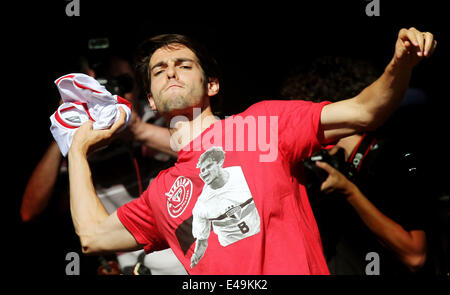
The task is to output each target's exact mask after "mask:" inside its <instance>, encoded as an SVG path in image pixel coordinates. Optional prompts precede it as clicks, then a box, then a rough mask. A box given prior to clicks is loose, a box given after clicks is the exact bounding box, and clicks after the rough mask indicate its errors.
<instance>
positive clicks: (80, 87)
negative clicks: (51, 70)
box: [50, 74, 131, 156]
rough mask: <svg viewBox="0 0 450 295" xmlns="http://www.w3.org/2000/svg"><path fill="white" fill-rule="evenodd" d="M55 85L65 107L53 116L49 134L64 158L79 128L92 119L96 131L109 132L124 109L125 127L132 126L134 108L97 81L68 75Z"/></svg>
mask: <svg viewBox="0 0 450 295" xmlns="http://www.w3.org/2000/svg"><path fill="white" fill-rule="evenodd" d="M55 84H56V86H57V87H58V91H59V93H60V95H61V99H62V102H63V103H62V104H61V105H60V106H59V107H58V109H57V110H56V111H55V112H54V113H53V114H52V115H51V116H50V121H51V126H50V131H51V133H52V135H53V138H54V139H55V140H56V143H57V144H58V147H59V149H60V151H61V153H62V154H63V156H66V155H67V152H68V151H69V148H70V145H71V144H72V140H73V136H74V134H75V132H76V130H77V129H78V127H80V126H81V125H82V124H83V123H85V122H86V121H88V120H89V119H90V120H92V121H93V122H94V123H93V126H92V128H93V129H96V130H98V129H106V128H109V127H111V125H112V124H113V123H114V122H115V121H116V120H117V119H118V118H119V116H120V112H119V109H118V108H119V106H121V107H122V108H123V109H124V110H125V112H126V124H125V126H126V125H127V124H128V123H129V121H130V118H131V104H130V103H129V102H128V101H126V100H125V99H124V98H121V97H120V96H117V95H112V94H111V93H110V92H109V91H108V90H106V88H105V87H104V86H102V85H101V84H100V83H99V82H98V81H97V80H95V79H94V78H92V77H90V76H88V75H85V74H69V75H65V76H62V77H60V78H59V79H57V80H56V81H55ZM125 126H124V127H123V128H125Z"/></svg>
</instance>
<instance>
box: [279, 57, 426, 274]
mask: <svg viewBox="0 0 450 295" xmlns="http://www.w3.org/2000/svg"><path fill="white" fill-rule="evenodd" d="M361 77H364V79H363V80H361ZM375 77H376V69H375V68H374V67H373V66H371V64H370V63H368V62H365V61H361V60H354V59H347V58H343V57H324V58H319V59H316V60H315V61H313V62H312V64H311V65H310V66H309V68H304V69H300V72H297V73H296V74H294V75H291V76H290V77H289V78H288V79H287V80H286V83H285V86H284V87H283V89H282V94H283V95H284V96H288V97H293V98H305V97H306V98H309V97H315V98H318V97H320V98H326V99H327V100H329V98H330V97H335V98H336V97H348V96H351V95H353V93H355V92H358V91H360V89H361V88H363V87H365V85H368V84H370V83H371V82H373V80H374V79H375ZM311 85H316V86H313V87H311ZM404 109H405V108H404ZM405 113H408V111H406V112H405ZM397 116H399V114H397ZM392 125H393V124H392V122H391V125H389V123H388V125H387V126H389V127H390V128H389V127H385V128H379V129H378V130H377V131H376V132H366V133H363V134H358V135H353V136H349V137H345V138H342V139H340V140H339V141H338V142H337V144H336V146H334V147H333V148H332V149H330V150H326V151H325V150H323V151H321V152H319V153H318V154H315V155H313V156H312V157H311V158H309V159H307V160H305V162H304V164H305V174H306V180H307V183H306V186H307V189H308V195H309V197H310V202H311V205H312V207H313V210H314V214H315V217H316V220H317V223H318V226H319V231H320V233H321V238H322V242H323V247H324V252H325V256H326V260H327V264H328V267H329V269H330V272H331V273H332V274H352V275H364V274H369V273H374V274H382V275H385V274H400V273H410V272H416V271H418V270H421V269H422V271H423V266H424V264H425V262H426V258H427V237H426V234H425V230H426V217H427V216H426V212H427V209H428V208H427V206H426V202H427V200H426V198H428V201H429V198H430V196H429V195H427V192H426V191H425V190H424V180H423V177H422V175H421V173H423V171H421V170H420V168H419V167H418V165H417V164H418V160H417V153H416V147H415V146H414V145H413V144H412V143H411V142H409V143H408V136H406V135H405V136H401V135H402V134H407V132H406V130H404V129H401V128H398V129H396V130H397V131H398V133H397V132H388V131H389V130H391V131H392V130H393V129H392V127H393V126H392ZM327 162H328V163H327ZM336 168H337V169H336ZM369 253H376V254H377V255H378V256H377V257H376V259H377V261H375V262H376V263H378V265H377V267H375V269H373V268H371V266H372V265H371V264H370V262H372V261H373V260H371V258H370V257H369V256H368V254H369ZM378 266H379V267H378Z"/></svg>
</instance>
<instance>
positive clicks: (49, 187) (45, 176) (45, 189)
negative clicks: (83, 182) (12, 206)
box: [20, 141, 62, 222]
mask: <svg viewBox="0 0 450 295" xmlns="http://www.w3.org/2000/svg"><path fill="white" fill-rule="evenodd" d="M61 159H62V155H61V152H60V151H59V148H58V145H57V144H56V142H54V141H53V142H52V143H51V144H50V146H49V147H48V149H47V151H46V152H45V154H44V156H43V157H42V159H41V160H40V161H39V163H38V165H37V166H36V168H35V169H34V171H33V173H32V174H31V177H30V179H29V180H28V183H27V186H26V187H25V191H24V194H23V197H22V205H21V208H20V214H21V217H22V220H23V221H24V222H27V221H30V220H32V219H34V218H35V217H36V216H38V215H39V214H40V213H42V212H43V211H44V210H45V208H46V207H47V205H48V202H49V201H50V199H51V197H52V194H53V190H54V186H55V183H56V180H57V178H58V173H59V167H60V162H61Z"/></svg>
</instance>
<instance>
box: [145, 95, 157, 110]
mask: <svg viewBox="0 0 450 295" xmlns="http://www.w3.org/2000/svg"><path fill="white" fill-rule="evenodd" d="M147 99H148V103H149V104H150V108H151V109H152V111H156V105H155V100H154V99H153V95H152V94H151V93H149V94H147Z"/></svg>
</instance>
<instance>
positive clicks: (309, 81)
mask: <svg viewBox="0 0 450 295" xmlns="http://www.w3.org/2000/svg"><path fill="white" fill-rule="evenodd" d="M378 76H379V74H378V71H377V69H376V68H375V66H373V65H372V64H371V63H370V62H369V61H365V60H361V59H356V58H348V57H341V56H323V57H318V58H316V59H313V60H311V62H309V63H306V64H304V65H302V66H298V67H296V68H295V69H294V70H293V71H292V72H291V73H290V75H289V76H288V77H287V79H286V80H285V81H284V83H283V84H282V87H281V91H280V94H281V96H282V97H283V98H290V99H303V100H309V101H314V102H320V101H323V100H329V101H333V102H334V101H339V100H342V99H346V98H351V97H354V96H356V95H357V94H358V93H360V92H361V91H362V90H363V89H364V88H365V87H366V86H368V85H370V84H371V83H372V82H374V81H375V80H376V79H377V77H378Z"/></svg>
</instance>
